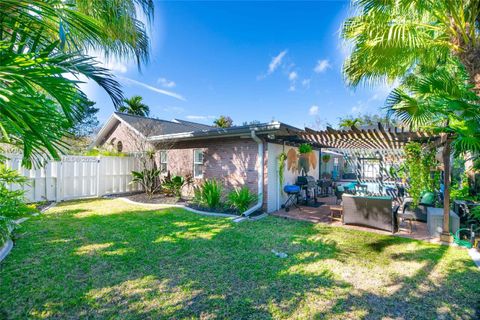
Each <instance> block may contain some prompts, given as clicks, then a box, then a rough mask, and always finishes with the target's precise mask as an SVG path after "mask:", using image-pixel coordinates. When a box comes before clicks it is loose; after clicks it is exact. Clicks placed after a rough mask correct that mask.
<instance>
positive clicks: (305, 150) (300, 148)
mask: <svg viewBox="0 0 480 320" xmlns="http://www.w3.org/2000/svg"><path fill="white" fill-rule="evenodd" d="M312 151H313V148H312V146H311V145H309V144H308V143H302V144H301V145H300V146H298V152H300V154H306V153H310V152H312Z"/></svg>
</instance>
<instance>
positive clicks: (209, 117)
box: [186, 115, 215, 120]
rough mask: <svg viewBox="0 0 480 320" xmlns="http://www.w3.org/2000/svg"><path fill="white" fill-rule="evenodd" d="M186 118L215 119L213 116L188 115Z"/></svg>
mask: <svg viewBox="0 0 480 320" xmlns="http://www.w3.org/2000/svg"><path fill="white" fill-rule="evenodd" d="M186 118H187V119H189V120H209V119H215V116H200V115H188V116H186Z"/></svg>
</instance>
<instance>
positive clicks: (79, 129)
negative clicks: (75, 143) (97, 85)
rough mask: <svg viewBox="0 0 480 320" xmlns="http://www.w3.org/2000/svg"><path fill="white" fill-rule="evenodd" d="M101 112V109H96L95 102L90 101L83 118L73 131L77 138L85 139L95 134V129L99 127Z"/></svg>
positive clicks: (80, 118) (81, 117)
mask: <svg viewBox="0 0 480 320" xmlns="http://www.w3.org/2000/svg"><path fill="white" fill-rule="evenodd" d="M99 110H100V109H98V108H96V107H95V102H93V101H89V102H88V103H87V105H86V106H85V109H84V110H83V112H82V114H81V116H80V117H79V119H78V121H77V122H76V123H75V125H74V126H73V128H72V130H71V132H72V135H73V136H74V137H75V138H84V137H87V136H90V135H92V134H93V133H94V132H95V129H97V128H98V125H99V121H98V118H97V113H98V111H99Z"/></svg>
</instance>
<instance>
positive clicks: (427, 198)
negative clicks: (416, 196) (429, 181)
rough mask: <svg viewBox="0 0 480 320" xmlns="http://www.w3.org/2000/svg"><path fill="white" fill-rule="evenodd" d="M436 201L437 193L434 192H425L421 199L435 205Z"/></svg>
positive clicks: (421, 201)
mask: <svg viewBox="0 0 480 320" xmlns="http://www.w3.org/2000/svg"><path fill="white" fill-rule="evenodd" d="M434 202H435V194H433V192H425V194H424V195H423V197H422V199H421V200H420V203H421V204H427V205H433V203H434Z"/></svg>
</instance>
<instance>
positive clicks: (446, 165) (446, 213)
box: [440, 135, 452, 242]
mask: <svg viewBox="0 0 480 320" xmlns="http://www.w3.org/2000/svg"><path fill="white" fill-rule="evenodd" d="M450 152H451V144H450V140H449V139H448V136H447V135H445V141H444V145H443V152H442V157H443V176H444V178H443V185H444V191H443V230H442V234H441V235H440V240H441V241H444V242H452V237H451V236H450V171H451V170H450V165H451V164H450Z"/></svg>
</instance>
